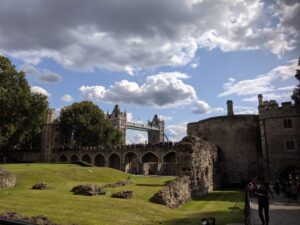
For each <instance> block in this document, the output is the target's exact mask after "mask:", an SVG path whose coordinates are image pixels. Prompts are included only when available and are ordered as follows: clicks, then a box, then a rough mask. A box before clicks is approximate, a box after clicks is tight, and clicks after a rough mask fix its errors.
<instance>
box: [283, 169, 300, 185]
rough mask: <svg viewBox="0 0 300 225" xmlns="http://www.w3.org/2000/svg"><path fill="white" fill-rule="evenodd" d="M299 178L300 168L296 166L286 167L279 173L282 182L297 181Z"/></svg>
mask: <svg viewBox="0 0 300 225" xmlns="http://www.w3.org/2000/svg"><path fill="white" fill-rule="evenodd" d="M297 176H298V177H299V176H300V168H299V167H297V166H294V165H289V166H285V167H284V168H282V169H281V170H280V171H279V180H280V181H281V182H287V181H291V180H295V179H296V177H297Z"/></svg>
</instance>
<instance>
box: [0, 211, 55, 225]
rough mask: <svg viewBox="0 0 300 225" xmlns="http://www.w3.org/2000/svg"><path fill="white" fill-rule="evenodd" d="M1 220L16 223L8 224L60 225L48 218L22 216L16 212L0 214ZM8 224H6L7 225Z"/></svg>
mask: <svg viewBox="0 0 300 225" xmlns="http://www.w3.org/2000/svg"><path fill="white" fill-rule="evenodd" d="M0 218H2V219H8V220H12V221H15V223H7V224H29V223H30V224H36V225H59V224H57V223H53V222H51V221H50V220H49V219H48V218H47V217H46V216H43V215H39V216H33V217H29V216H22V215H20V214H18V213H15V212H7V213H2V214H0ZM5 224H6V223H5Z"/></svg>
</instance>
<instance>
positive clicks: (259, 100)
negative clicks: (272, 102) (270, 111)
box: [257, 94, 264, 106]
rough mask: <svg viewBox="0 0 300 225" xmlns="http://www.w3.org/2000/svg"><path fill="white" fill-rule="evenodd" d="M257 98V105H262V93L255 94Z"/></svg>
mask: <svg viewBox="0 0 300 225" xmlns="http://www.w3.org/2000/svg"><path fill="white" fill-rule="evenodd" d="M257 98H258V106H262V105H263V101H264V99H263V96H262V94H259V95H258V96H257Z"/></svg>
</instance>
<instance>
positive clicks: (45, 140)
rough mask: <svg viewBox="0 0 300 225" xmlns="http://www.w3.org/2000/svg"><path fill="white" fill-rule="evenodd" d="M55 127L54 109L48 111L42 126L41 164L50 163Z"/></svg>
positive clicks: (54, 139)
mask: <svg viewBox="0 0 300 225" xmlns="http://www.w3.org/2000/svg"><path fill="white" fill-rule="evenodd" d="M56 127H57V121H55V109H48V112H47V118H46V123H45V124H44V125H43V133H42V154H41V160H42V161H43V162H50V161H51V155H52V148H53V147H54V144H55V141H56Z"/></svg>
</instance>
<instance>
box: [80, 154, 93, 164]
mask: <svg viewBox="0 0 300 225" xmlns="http://www.w3.org/2000/svg"><path fill="white" fill-rule="evenodd" d="M81 160H82V161H84V162H87V163H92V159H91V156H89V155H88V154H85V155H84V156H82V158H81Z"/></svg>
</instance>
